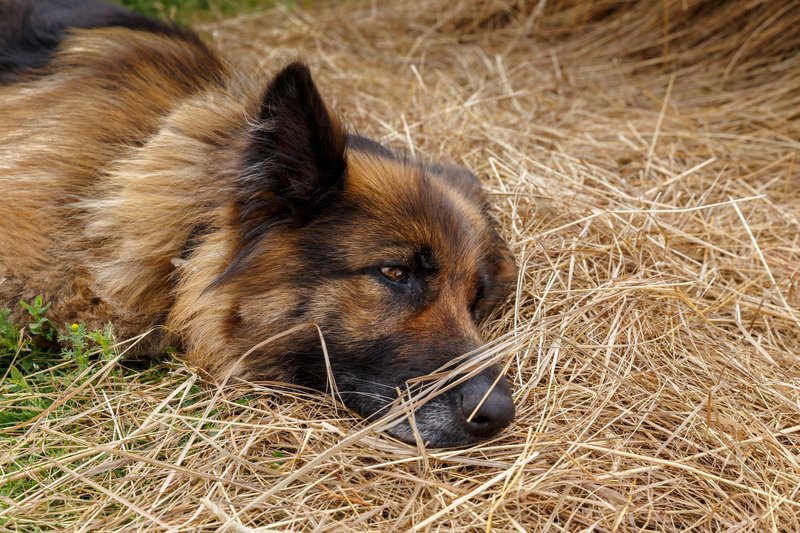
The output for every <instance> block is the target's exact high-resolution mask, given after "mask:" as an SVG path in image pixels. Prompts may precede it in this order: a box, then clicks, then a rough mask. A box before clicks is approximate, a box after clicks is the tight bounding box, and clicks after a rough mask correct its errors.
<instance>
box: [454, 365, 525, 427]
mask: <svg viewBox="0 0 800 533" xmlns="http://www.w3.org/2000/svg"><path fill="white" fill-rule="evenodd" d="M495 380H497V383H495ZM460 392H461V412H462V413H463V415H464V423H465V427H466V430H467V432H468V433H470V434H471V435H473V436H475V437H478V438H481V439H485V438H488V437H491V436H492V435H495V434H497V433H498V432H499V431H500V430H501V429H503V428H504V427H506V426H507V425H508V424H509V423H510V422H511V421H512V420H514V402H513V401H512V400H511V391H510V389H509V387H508V382H507V381H506V379H505V378H504V377H500V379H497V373H496V372H484V373H483V374H479V375H477V376H475V377H474V378H472V379H471V380H469V381H467V382H466V383H464V384H463V385H461V387H460Z"/></svg>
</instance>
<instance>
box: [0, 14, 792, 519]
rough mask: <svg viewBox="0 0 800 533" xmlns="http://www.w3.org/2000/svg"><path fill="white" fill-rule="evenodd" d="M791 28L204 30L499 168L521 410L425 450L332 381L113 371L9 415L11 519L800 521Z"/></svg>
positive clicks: (698, 21)
mask: <svg viewBox="0 0 800 533" xmlns="http://www.w3.org/2000/svg"><path fill="white" fill-rule="evenodd" d="M300 5H303V4H302V3H301V4H300ZM799 27H800V4H798V3H797V2H795V1H794V0H770V1H759V0H743V1H739V2H723V1H714V0H664V1H663V2H654V1H649V0H638V1H637V0H628V1H610V0H598V1H579V0H567V1H546V0H540V1H536V0H533V1H522V0H520V1H517V2H512V1H505V0H481V1H474V2H465V1H463V2H459V1H453V0H427V1H420V2H411V3H409V2H401V1H397V2H392V3H385V2H377V1H373V2H342V3H335V4H332V5H318V6H314V7H313V8H309V10H305V9H303V8H302V7H298V6H297V5H295V7H292V8H291V9H284V8H276V9H274V10H270V11H266V12H261V13H256V14H253V15H248V16H244V17H241V18H237V19H233V20H227V21H221V22H219V23H215V24H211V25H209V26H207V27H205V28H203V29H204V30H207V31H208V32H209V35H210V37H211V38H212V39H214V40H215V41H216V42H217V43H218V45H219V46H220V47H221V48H222V49H223V50H224V51H226V52H227V53H228V54H230V55H231V56H232V57H233V58H234V60H235V61H237V62H239V63H241V64H242V65H246V66H247V68H249V69H253V68H266V69H271V70H272V69H275V68H276V67H277V66H278V65H279V64H280V63H281V62H282V61H285V60H286V59H288V58H290V57H295V56H302V57H305V58H307V59H308V61H309V62H310V63H311V65H312V67H313V68H314V70H315V71H316V72H317V73H318V77H319V79H320V82H321V85H322V87H323V92H324V93H325V94H326V95H328V97H329V98H330V99H331V100H332V101H334V102H335V107H336V108H337V110H338V111H339V112H340V113H341V114H342V115H343V116H344V117H346V119H347V120H348V121H349V122H350V123H351V124H352V125H353V126H354V127H356V128H358V129H359V130H361V131H362V132H364V133H367V134H369V135H372V136H375V137H378V138H380V139H382V140H383V141H384V142H386V143H388V144H390V145H393V146H395V147H401V148H403V147H404V148H406V149H408V150H409V151H412V152H415V153H417V154H422V155H423V156H434V157H441V156H443V155H450V156H452V157H454V158H456V159H457V160H458V161H460V162H463V163H465V164H467V165H468V166H470V167H471V168H473V169H475V170H476V171H477V172H478V173H479V174H480V175H481V176H482V177H483V178H484V182H485V184H486V185H487V187H488V189H489V190H490V191H491V193H492V196H491V198H492V201H493V205H494V206H495V210H494V212H495V214H496V216H497V219H498V220H499V222H500V223H501V226H502V231H503V233H504V235H505V237H506V238H507V239H508V241H509V242H510V243H511V245H512V247H513V249H514V251H515V253H516V256H517V258H518V262H519V265H520V267H521V274H520V278H519V284H518V287H517V291H516V295H515V298H514V299H513V300H512V301H510V302H509V303H508V305H507V306H506V307H505V309H504V310H503V312H502V313H500V314H498V315H497V316H495V317H494V318H493V319H492V320H490V321H489V323H488V324H487V325H486V329H487V330H488V331H489V333H490V335H491V336H493V337H495V338H497V339H498V340H497V341H496V342H495V343H494V344H493V345H492V347H491V349H490V350H489V351H488V352H487V354H485V355H484V357H485V358H488V359H491V360H499V361H501V362H503V363H504V364H506V365H507V368H508V375H509V376H510V379H511V380H512V382H513V384H514V388H515V399H516V402H517V405H518V412H519V416H518V418H517V420H516V421H515V423H514V424H513V425H512V426H511V427H510V428H509V429H508V430H507V431H505V432H504V433H503V434H502V436H501V437H499V438H497V439H495V440H494V441H492V442H488V443H485V444H483V445H481V446H476V447H474V448H471V449H466V450H445V451H442V450H424V449H415V448H414V447H410V446H406V445H403V444H400V443H398V442H396V441H394V440H392V439H391V438H389V437H386V436H385V435H383V434H380V433H376V432H375V431H374V428H373V427H367V426H366V425H365V424H363V423H362V422H359V421H358V420H356V419H354V418H352V417H351V416H350V415H349V413H347V412H346V411H345V410H344V409H342V408H341V407H340V406H339V407H337V406H336V404H335V403H334V402H333V401H332V400H331V399H330V398H329V397H326V396H324V395H317V394H312V393H306V392H304V391H299V390H295V389H291V388H286V387H283V388H281V387H280V386H277V385H275V384H269V383H267V384H242V383H240V384H229V387H228V388H227V389H225V390H219V389H216V388H214V387H209V386H205V385H203V386H199V385H201V383H200V380H199V379H198V378H197V377H196V376H195V375H194V374H192V373H191V372H190V371H188V370H187V369H185V368H183V367H181V366H180V365H176V366H175V367H174V369H173V370H172V371H171V372H170V373H169V376H168V377H167V378H165V379H159V380H152V379H151V378H150V377H149V375H148V374H147V373H146V372H143V373H141V374H136V373H134V372H127V373H125V374H124V377H120V374H118V373H116V372H112V371H111V370H112V369H113V367H115V366H116V365H117V363H108V364H107V365H106V366H102V365H101V364H99V363H98V364H97V366H95V367H92V369H91V372H92V374H91V375H90V376H89V377H88V379H84V380H82V381H81V382H80V384H79V385H78V384H76V385H75V386H74V387H72V388H70V389H69V390H66V391H57V392H56V393H54V394H56V396H60V397H64V396H69V402H63V403H64V406H66V405H71V406H73V407H70V408H66V407H63V406H62V407H61V408H57V409H55V410H53V411H52V412H48V413H46V415H45V416H41V417H39V418H38V419H37V420H36V421H35V422H33V423H28V424H26V425H24V426H23V427H19V428H16V429H12V430H3V433H0V446H2V448H0V453H1V454H2V455H0V472H2V473H1V474H0V524H3V526H2V527H4V528H6V529H15V528H19V529H22V530H30V529H32V528H34V527H35V528H39V529H44V530H48V529H53V530H61V529H66V528H70V529H76V530H89V529H97V528H102V529H109V530H110V529H121V528H128V529H150V528H156V529H158V528H163V529H172V530H191V531H195V530H200V529H203V530H215V531H252V530H253V528H263V529H261V530H262V531H263V530H275V531H290V530H318V531H341V530H357V531H361V530H363V531H387V530H397V531H408V530H413V531H425V530H441V531H446V530H458V531H464V530H486V531H490V530H497V531H515V530H519V531H522V530H540V529H550V530H553V531H579V530H596V531H625V530H636V531H640V530H646V531H649V530H662V531H675V530H689V529H699V530H708V531H727V530H758V531H764V530H774V531H797V530H800V358H799V357H798V354H799V353H800V333H799V332H800V161H799V160H798V152H800V89H799V88H800V32H799V31H798V28H799ZM332 356H335V354H332ZM14 401H16V400H15V398H14V397H12V396H7V397H5V398H2V399H0V408H2V405H3V404H2V402H8V403H7V405H8V404H10V402H14ZM76 405H77V407H74V406H76ZM398 409H399V410H402V409H403V407H402V406H400V407H398ZM382 423H383V422H382ZM53 450H58V453H51V452H52V451H53ZM21 480H29V481H30V483H29V484H28V485H27V486H28V487H29V488H27V489H26V490H25V491H24V493H23V494H20V493H19V492H16V493H15V497H14V498H13V500H12V499H10V498H9V497H7V496H4V495H5V494H7V493H6V492H4V489H3V487H4V486H6V487H7V486H9V484H10V483H18V482H20V481H21ZM17 486H18V485H17Z"/></svg>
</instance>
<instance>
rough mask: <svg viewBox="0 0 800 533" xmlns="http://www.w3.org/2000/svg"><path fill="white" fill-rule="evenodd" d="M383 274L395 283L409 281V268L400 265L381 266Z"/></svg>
mask: <svg viewBox="0 0 800 533" xmlns="http://www.w3.org/2000/svg"><path fill="white" fill-rule="evenodd" d="M381 275H382V276H383V277H384V278H386V279H388V280H389V281H393V282H395V283H405V282H407V281H408V270H407V269H405V268H403V267H399V266H385V267H381Z"/></svg>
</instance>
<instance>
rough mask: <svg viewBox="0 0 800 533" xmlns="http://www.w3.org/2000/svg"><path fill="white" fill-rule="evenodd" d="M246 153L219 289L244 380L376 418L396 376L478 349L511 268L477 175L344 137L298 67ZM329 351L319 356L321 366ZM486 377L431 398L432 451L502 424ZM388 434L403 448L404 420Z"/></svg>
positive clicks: (263, 110)
mask: <svg viewBox="0 0 800 533" xmlns="http://www.w3.org/2000/svg"><path fill="white" fill-rule="evenodd" d="M254 122H255V125H254V127H253V129H252V131H251V132H250V140H249V142H248V146H247V148H246V150H245V156H244V159H245V160H244V165H243V168H244V171H243V172H242V175H241V177H240V178H239V180H238V183H237V185H236V189H237V190H236V193H235V194H236V202H235V204H236V205H235V208H234V209H233V213H234V214H233V217H234V218H235V220H234V224H235V227H236V228H237V230H236V231H237V232H238V243H237V245H236V247H235V250H234V251H233V256H232V258H231V261H230V263H229V264H228V266H227V268H226V270H225V271H224V272H223V273H222V274H221V275H220V276H219V277H218V279H217V281H216V282H215V284H214V285H215V290H219V291H224V292H227V293H228V294H229V295H230V294H233V295H234V296H233V297H232V298H229V300H228V301H230V302H232V303H231V309H230V313H229V317H228V319H227V322H228V323H227V329H226V331H227V335H228V336H229V338H230V339H231V342H235V343H238V345H239V346H240V347H241V350H242V351H246V350H247V349H248V348H249V347H251V346H253V345H255V344H257V343H258V342H259V341H262V340H263V339H265V338H267V337H269V336H272V335H275V334H276V333H277V332H279V331H281V330H285V329H288V328H289V327H291V326H294V325H299V324H314V325H316V326H318V328H319V331H321V333H322V338H323V339H324V343H323V342H322V341H321V340H320V334H319V332H318V330H317V329H316V328H313V327H310V328H306V329H305V330H301V331H299V332H296V333H295V334H293V335H289V336H287V337H285V338H280V339H276V340H275V341H274V342H270V343H267V344H265V345H264V346H263V347H262V348H260V349H258V350H255V351H254V352H253V353H252V354H251V355H250V356H249V357H248V359H247V360H246V361H244V365H245V368H246V369H247V374H248V375H250V376H251V377H257V376H261V377H266V378H276V377H277V378H281V379H286V380H288V381H291V382H294V383H298V384H302V385H307V386H310V387H313V388H316V389H323V390H324V389H325V388H326V387H327V386H328V384H329V378H330V376H329V369H330V370H331V371H332V377H333V379H334V380H335V384H336V387H337V388H338V390H339V392H340V393H341V395H342V397H343V398H344V401H345V403H346V404H347V405H348V406H349V407H350V408H352V409H353V410H355V411H356V412H358V413H359V414H361V415H362V416H366V417H374V416H376V415H379V414H381V413H383V412H384V411H385V410H386V409H387V407H388V405H389V404H390V403H391V402H392V401H393V400H394V399H395V398H396V397H397V391H398V390H405V389H406V385H405V383H406V381H407V380H409V379H412V378H417V377H420V376H423V375H426V374H429V373H431V372H433V371H435V370H437V369H439V368H441V367H443V366H446V365H447V364H448V363H449V362H451V361H452V360H453V359H454V358H456V357H458V356H460V355H462V354H465V353H467V352H470V351H472V350H475V349H476V348H478V347H480V346H481V345H482V344H483V342H484V339H483V338H482V336H481V333H480V330H479V326H478V324H479V323H480V321H481V320H482V318H483V317H485V316H486V315H487V314H488V313H489V312H490V311H491V310H492V309H493V308H494V307H495V306H496V305H497V304H499V303H500V302H501V301H503V300H504V298H505V297H506V295H507V292H508V289H509V287H510V285H511V284H512V282H513V280H514V279H515V266H514V262H513V259H512V257H511V255H510V253H509V251H508V249H507V247H506V246H505V244H504V243H503V242H502V241H501V239H500V238H499V237H498V235H497V233H496V232H495V230H494V228H493V224H492V221H491V219H490V218H489V217H488V216H487V214H486V206H485V200H484V197H483V193H482V191H481V186H480V183H479V181H478V179H477V178H476V177H475V176H474V175H473V174H472V173H471V172H469V171H467V170H466V169H464V168H460V167H456V166H451V165H439V164H424V163H420V162H419V161H416V160H413V159H410V158H408V157H406V156H405V155H401V154H397V153H395V152H392V151H390V150H388V149H386V148H385V147H383V146H382V145H380V144H378V143H375V142H373V141H370V140H368V139H365V138H363V137H360V136H356V135H348V134H346V133H345V131H344V130H343V128H342V127H341V126H340V124H339V122H338V121H337V119H336V118H335V116H333V115H332V114H331V113H329V111H328V110H327V108H326V106H325V104H324V103H323V101H322V99H321V98H320V95H319V93H318V91H317V89H316V87H315V85H314V83H313V81H312V79H311V76H310V73H309V71H308V69H307V67H305V66H304V65H301V64H297V63H295V64H291V65H289V66H288V67H286V68H285V69H284V70H282V71H281V72H280V73H279V74H278V75H277V76H276V77H275V79H274V80H273V81H272V83H271V84H270V86H269V87H268V89H267V91H266V93H265V95H264V97H263V101H262V103H261V106H260V110H259V116H258V117H257V118H256V119H255V121H254ZM326 354H327V358H326ZM498 376H499V369H497V368H495V367H492V368H489V369H487V370H484V371H483V372H482V373H480V374H479V375H477V376H476V377H474V378H472V379H470V380H468V381H466V382H464V383H462V384H460V385H458V386H455V387H453V388H451V389H450V390H448V391H447V392H444V393H442V394H440V395H439V396H436V397H434V398H433V399H432V400H430V401H429V402H427V403H426V404H425V405H423V406H422V407H420V408H419V409H418V410H417V411H416V412H415V414H414V420H415V424H416V427H417V429H418V430H419V434H420V435H421V437H422V438H423V440H425V441H427V442H428V443H429V444H430V445H433V446H437V447H438V446H452V445H464V444H469V443H472V442H476V441H479V440H482V439H485V438H487V437H490V436H492V435H494V434H496V433H497V432H498V431H500V430H501V429H502V428H503V427H505V426H506V425H507V424H508V423H509V422H510V421H511V419H512V418H513V416H514V406H513V403H512V401H511V395H510V392H509V388H508V384H507V383H506V381H505V379H504V378H502V377H498ZM390 432H391V433H392V434H394V435H396V436H398V437H399V438H402V439H403V440H406V441H409V440H413V434H412V430H411V426H410V423H409V422H408V421H405V422H403V423H401V424H399V425H396V426H395V427H394V428H393V429H392V430H390Z"/></svg>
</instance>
